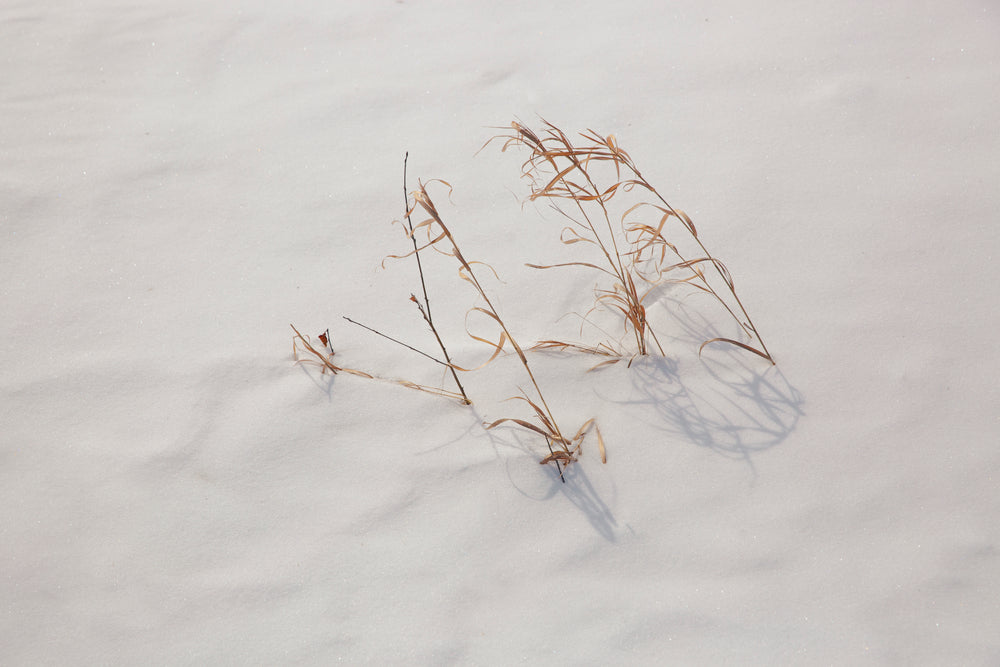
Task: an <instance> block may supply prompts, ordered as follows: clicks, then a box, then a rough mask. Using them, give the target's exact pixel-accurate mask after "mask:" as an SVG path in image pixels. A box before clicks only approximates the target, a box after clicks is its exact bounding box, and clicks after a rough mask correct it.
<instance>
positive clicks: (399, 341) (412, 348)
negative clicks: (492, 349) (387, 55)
mask: <svg viewBox="0 0 1000 667" xmlns="http://www.w3.org/2000/svg"><path fill="white" fill-rule="evenodd" d="M344 319H345V320H347V321H348V322H350V323H351V324H355V325H357V326H359V327H361V328H362V329H368V331H371V332H372V333H373V334H378V335H379V336H381V337H382V338H387V339H389V340H391V341H392V342H393V343H395V344H396V345H402V346H403V347H405V348H407V349H408V350H413V351H414V352H416V353H417V354H419V355H422V356H425V357H427V358H428V359H430V360H431V361H433V362H436V363H439V364H441V365H442V366H446V367H447V368H451V366H450V365H449V364H446V363H445V362H443V361H441V360H440V359H438V358H437V357H432V356H431V355H429V354H427V353H426V352H423V351H421V350H418V349H417V348H415V347H413V346H412V345H407V344H406V343H404V342H403V341H401V340H396V339H395V338H393V337H392V336H387V335H386V334H384V333H382V332H381V331H379V330H378V329H372V328H371V327H370V326H368V325H367V324H361V322H355V321H354V320H352V319H351V318H349V317H347V316H346V315H344ZM462 396H463V397H464V396H465V394H464V392H463V394H462ZM466 400H468V399H466Z"/></svg>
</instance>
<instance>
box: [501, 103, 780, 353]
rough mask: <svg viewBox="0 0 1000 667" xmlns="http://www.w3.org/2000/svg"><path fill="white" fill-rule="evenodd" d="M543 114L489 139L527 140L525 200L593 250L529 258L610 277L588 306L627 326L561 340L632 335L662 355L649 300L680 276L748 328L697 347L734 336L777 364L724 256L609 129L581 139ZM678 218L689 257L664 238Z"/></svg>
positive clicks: (639, 345)
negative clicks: (693, 250)
mask: <svg viewBox="0 0 1000 667" xmlns="http://www.w3.org/2000/svg"><path fill="white" fill-rule="evenodd" d="M542 123H543V128H542V130H541V131H540V132H535V131H534V130H532V129H531V128H529V127H527V126H525V125H524V124H522V123H520V122H519V121H514V122H513V123H511V129H510V130H509V131H508V132H506V133H504V134H500V135H497V136H496V137H493V138H492V139H491V140H490V141H489V142H487V144H489V143H490V142H492V141H495V140H501V141H502V142H503V146H502V148H501V150H502V151H506V150H507V149H508V148H511V147H518V148H524V149H527V151H528V153H529V155H528V159H527V160H525V162H524V163H523V164H522V169H521V171H522V175H523V176H524V178H525V179H526V180H527V182H528V184H529V188H530V196H529V200H531V201H535V200H544V201H547V202H548V203H549V204H550V205H551V206H552V207H553V208H554V209H555V210H556V211H557V212H558V213H559V214H561V215H562V216H563V217H564V218H566V220H568V224H567V225H566V226H565V227H563V229H562V231H561V232H560V235H559V238H560V241H561V242H562V243H563V244H566V245H573V244H578V243H583V244H585V245H590V246H592V247H593V249H594V250H595V251H596V257H597V259H596V260H595V261H577V262H564V263H561V264H548V265H541V264H528V266H529V267H532V268H536V269H551V268H556V267H583V268H586V269H590V270H593V271H597V272H598V273H599V274H601V275H602V276H603V277H604V279H605V280H606V281H608V282H609V283H610V284H606V285H605V286H604V287H599V288H598V289H597V290H596V294H595V301H594V307H593V308H592V309H591V311H589V312H588V313H587V315H588V316H589V314H590V312H593V310H594V309H597V308H602V309H605V310H608V311H610V312H612V313H615V314H617V315H618V316H619V317H620V318H621V321H622V323H623V328H624V334H623V337H622V339H620V340H615V341H603V342H601V343H600V344H599V345H596V346H583V345H579V344H574V343H565V344H563V349H577V350H579V351H589V350H593V349H598V348H599V349H602V350H607V349H612V350H615V352H616V354H617V355H618V358H619V359H623V358H625V357H627V356H630V353H629V352H627V351H626V350H625V349H624V348H623V347H622V342H623V340H625V339H630V340H632V341H633V342H634V352H633V353H631V354H639V355H645V354H648V353H649V352H650V351H651V350H652V349H653V348H655V349H656V350H657V351H658V352H659V353H660V354H661V355H662V354H663V348H662V346H661V345H660V341H659V339H658V337H657V334H656V331H655V330H654V329H653V327H652V325H651V323H650V322H649V320H648V318H647V312H646V307H647V305H648V303H647V300H648V299H649V298H651V296H650V295H651V293H652V291H653V289H654V288H656V287H657V286H658V285H660V284H663V283H664V282H671V283H685V284H689V285H692V286H693V287H695V288H697V289H699V290H701V291H703V292H705V293H707V294H710V295H712V296H713V297H715V299H716V300H717V301H718V302H719V303H720V304H721V305H722V306H723V308H724V309H725V310H726V311H727V312H729V314H730V315H731V316H732V317H733V319H735V320H736V322H737V323H738V324H739V325H740V327H741V329H743V330H744V332H745V333H746V334H747V335H748V336H749V337H750V338H751V343H743V342H739V341H736V340H733V339H730V338H713V339H711V340H707V341H705V342H704V343H703V344H702V345H701V347H700V348H699V353H700V352H701V350H702V349H704V347H705V346H706V345H708V344H710V343H713V342H724V343H732V344H735V345H737V346H739V347H741V348H743V349H746V350H749V351H750V352H753V353H755V354H757V355H759V356H761V357H763V358H765V359H767V360H768V361H770V362H771V363H772V364H773V363H774V359H773V358H772V357H771V354H770V353H769V352H768V351H767V347H766V346H765V345H764V341H763V339H762V338H761V337H760V334H759V333H758V332H757V328H756V327H755V326H754V324H753V322H752V320H751V319H750V316H749V315H748V314H747V312H746V309H745V308H744V307H743V303H742V301H740V298H739V296H737V294H736V288H735V285H734V283H733V280H732V276H731V275H730V274H729V271H728V270H727V269H726V267H725V265H724V264H723V263H722V262H721V261H719V260H718V259H716V258H715V257H713V256H712V254H711V253H710V252H709V251H708V249H707V248H706V247H705V245H704V243H703V242H702V240H701V238H700V237H699V236H698V230H697V229H696V228H695V226H694V223H693V222H692V221H691V218H690V217H689V216H688V215H687V214H686V213H684V212H683V211H681V210H678V209H675V208H674V207H673V206H671V205H670V204H669V203H667V201H666V199H664V198H663V197H662V196H661V195H660V193H659V192H657V191H656V189H655V188H654V187H653V186H652V185H651V184H650V183H649V181H647V180H646V179H645V177H643V175H642V173H641V172H640V171H639V169H638V167H637V166H636V165H635V162H634V161H633V160H632V157H631V156H630V155H629V154H628V152H627V151H626V150H625V149H623V148H622V147H621V146H620V145H619V144H618V142H617V141H616V140H615V137H614V136H613V135H608V136H603V135H601V134H598V133H597V132H595V131H593V130H587V131H586V132H583V133H581V134H580V135H579V141H574V140H572V139H571V138H570V137H569V136H568V135H567V134H566V133H565V132H563V131H562V130H560V129H559V128H558V127H556V126H555V125H553V124H552V123H549V122H548V121H544V120H543V121H542ZM623 200H624V201H623ZM636 200H638V201H636ZM617 211H622V212H621V213H618V212H617ZM670 223H677V224H670ZM678 226H679V227H680V229H681V230H682V232H683V233H685V234H686V235H687V236H689V237H690V239H692V240H693V241H694V243H695V244H696V246H697V248H698V251H699V256H698V257H694V258H691V259H688V258H686V257H685V256H684V255H682V253H681V250H680V249H679V245H680V244H679V243H677V242H674V241H672V240H670V237H669V234H670V233H673V231H674V229H676V227H678ZM704 266H708V267H710V269H714V271H715V273H716V274H717V275H718V276H719V277H720V278H721V279H722V281H723V283H724V284H725V286H726V290H727V291H728V293H729V296H730V297H731V299H728V298H724V296H723V295H722V294H720V293H719V291H718V290H717V289H716V287H715V285H714V284H713V282H712V281H711V280H709V279H708V278H707V277H706V275H705V273H704V271H703V267H704ZM585 319H586V318H585ZM553 343H558V342H557V341H546V342H545V344H546V345H543V346H542V347H541V348H539V349H553V348H556V347H559V345H558V344H553ZM608 363H613V362H611V361H609V362H608Z"/></svg>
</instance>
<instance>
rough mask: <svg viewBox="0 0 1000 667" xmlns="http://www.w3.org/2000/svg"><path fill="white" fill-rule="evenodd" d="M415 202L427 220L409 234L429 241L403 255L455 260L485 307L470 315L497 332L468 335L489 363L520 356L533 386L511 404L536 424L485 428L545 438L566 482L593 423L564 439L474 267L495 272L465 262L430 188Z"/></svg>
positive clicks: (551, 459)
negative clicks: (432, 254) (524, 408)
mask: <svg viewBox="0 0 1000 667" xmlns="http://www.w3.org/2000/svg"><path fill="white" fill-rule="evenodd" d="M432 183H439V184H441V185H443V186H445V187H447V188H448V190H449V192H450V190H451V186H450V185H449V184H448V183H446V182H445V181H441V180H434V181H430V182H429V183H428V184H432ZM413 199H414V206H413V210H415V209H420V210H421V211H422V212H423V214H424V215H425V216H426V217H425V218H424V219H423V220H421V221H420V222H419V223H417V224H416V225H412V226H411V228H410V231H409V233H410V236H411V237H412V236H413V235H415V234H417V233H418V232H419V233H421V234H422V235H423V236H424V237H425V239H426V240H424V241H423V244H422V245H420V244H417V243H415V244H414V249H413V251H412V252H411V253H407V255H403V257H405V256H408V255H409V254H413V253H418V252H420V251H421V250H423V249H425V248H433V249H434V250H436V251H438V252H440V253H442V254H444V255H447V256H449V257H454V258H455V260H457V261H458V264H459V269H458V274H459V277H460V278H461V279H462V280H464V281H466V282H467V283H469V284H470V285H472V287H473V288H474V289H475V291H476V294H477V295H478V297H479V299H480V300H481V302H482V304H483V305H481V306H475V307H473V308H472V309H471V310H470V311H469V312H470V313H480V314H482V315H484V316H485V317H486V318H487V319H488V320H490V321H491V322H492V323H493V324H494V325H495V326H496V327H497V329H498V332H497V333H498V337H497V341H496V342H493V341H492V340H488V339H486V338H483V337H481V336H476V335H473V334H472V333H471V332H470V333H469V336H470V337H471V338H473V339H474V340H477V341H479V342H482V343H486V344H487V345H489V346H490V347H491V348H492V354H491V356H490V358H489V359H488V360H487V362H486V363H489V362H491V361H492V360H493V359H495V358H496V357H497V356H499V355H500V353H501V352H503V351H504V349H506V347H507V346H508V345H509V346H510V347H511V348H512V349H513V350H514V352H515V353H516V354H517V358H518V360H519V361H520V362H521V366H522V367H523V368H524V371H525V373H526V374H527V377H528V379H529V380H530V382H531V387H532V389H533V391H532V392H530V394H529V393H528V392H525V391H524V390H522V392H521V395H520V396H516V397H514V398H513V399H512V400H519V401H523V402H524V403H526V404H527V405H528V406H529V407H530V408H531V410H532V412H533V413H534V418H535V421H533V422H532V421H528V420H525V419H520V418H514V417H504V418H502V419H497V420H496V421H493V422H491V423H489V424H484V426H485V428H486V429H493V428H496V427H498V426H500V425H501V424H515V425H517V426H520V427H522V428H524V429H527V430H529V431H531V432H533V433H537V434H538V435H540V436H542V437H543V438H545V443H546V446H547V447H548V450H549V455H548V456H546V457H545V458H544V459H542V461H541V463H543V464H546V463H555V464H556V467H557V469H558V471H559V477H560V479H562V481H564V482H565V481H566V479H565V477H563V473H562V469H563V467H564V466H566V465H569V464H570V463H572V462H573V461H575V460H576V457H577V455H578V454H579V452H580V446H581V444H582V442H583V439H584V437H585V436H586V434H587V431H588V430H589V428H590V426H591V425H592V424H593V422H594V420H593V419H591V420H588V421H587V422H586V423H585V424H584V425H583V426H582V427H581V428H580V429H579V430H578V431H577V432H576V434H575V435H574V436H573V437H571V438H568V437H566V436H565V435H563V431H562V429H561V428H560V427H559V423H558V422H557V421H556V418H555V416H554V415H553V414H552V410H551V409H550V408H549V405H548V402H547V401H546V400H545V395H544V394H543V393H542V389H541V387H540V386H539V384H538V380H537V379H536V378H535V374H534V372H533V371H532V369H531V364H530V363H529V362H528V358H527V356H526V355H525V353H524V349H523V348H522V347H521V345H520V344H519V343H518V342H517V339H516V338H515V337H514V335H513V334H512V333H511V331H510V329H509V328H508V326H507V323H506V322H504V320H503V318H502V317H501V316H500V313H499V312H498V311H497V309H496V307H494V305H493V302H492V301H491V300H490V297H489V294H488V293H487V292H486V290H485V289H484V288H483V285H482V283H481V282H480V281H479V278H478V277H477V275H476V270H475V269H474V268H473V267H474V266H484V267H487V268H490V270H491V271H492V268H491V267H489V265H487V264H484V263H483V262H478V261H470V260H468V259H466V257H465V255H463V254H462V251H461V249H460V248H459V246H458V243H457V242H456V241H455V237H454V236H453V235H452V233H451V230H450V229H449V228H448V226H447V225H445V223H444V220H442V219H441V214H440V213H439V212H438V209H437V206H436V205H435V203H434V200H433V199H431V196H430V194H429V193H428V192H427V185H425V184H424V183H420V186H419V188H418V189H417V190H415V191H414V192H413ZM411 212H412V210H411ZM494 274H495V271H494ZM484 365H485V364H484ZM461 370H467V369H461ZM595 428H596V427H595ZM602 451H603V440H602Z"/></svg>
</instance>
